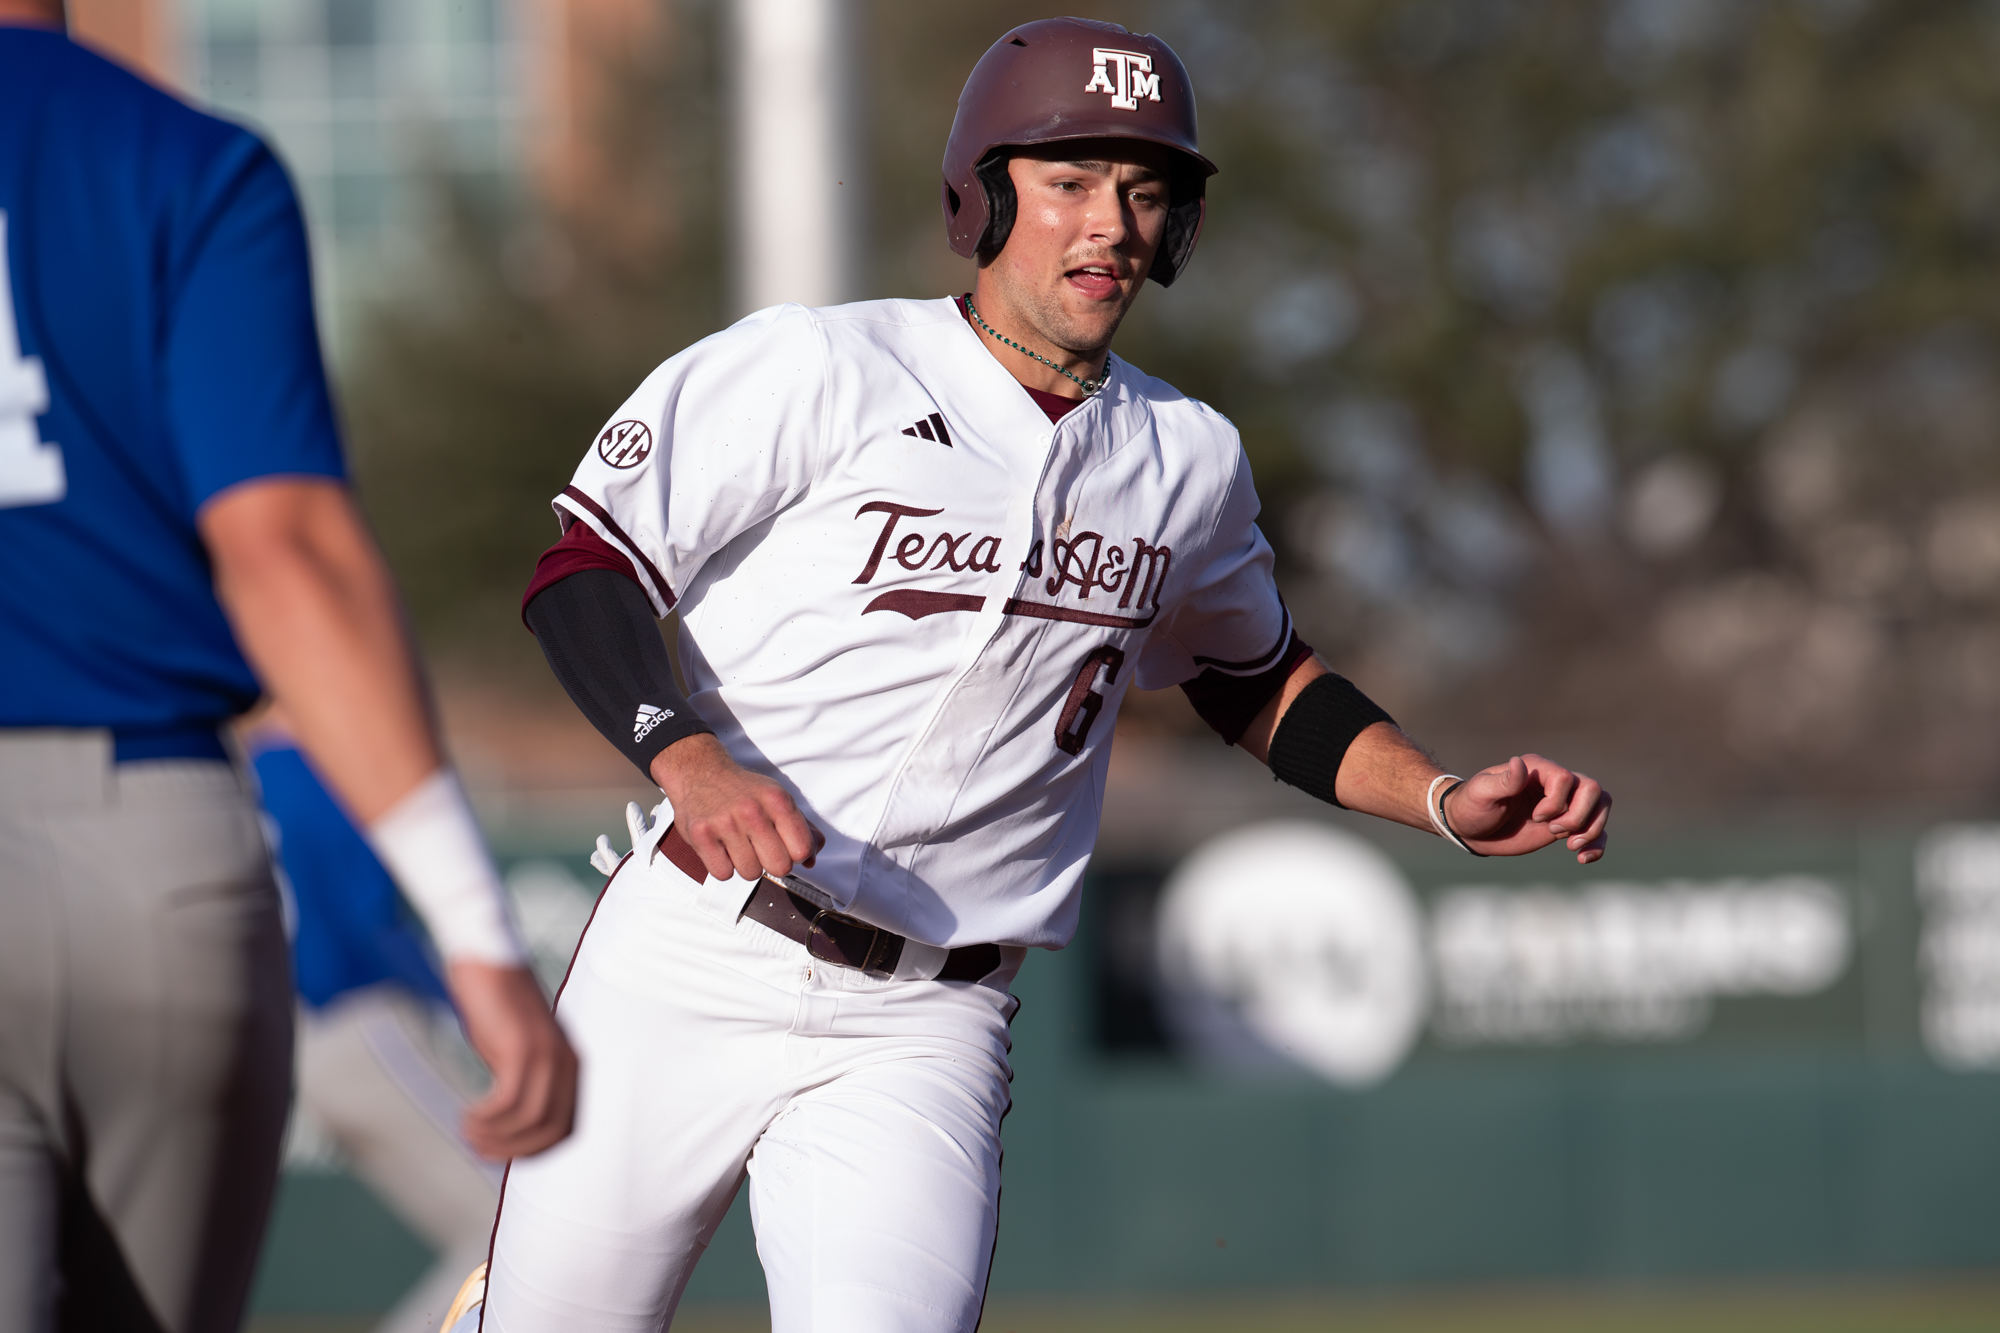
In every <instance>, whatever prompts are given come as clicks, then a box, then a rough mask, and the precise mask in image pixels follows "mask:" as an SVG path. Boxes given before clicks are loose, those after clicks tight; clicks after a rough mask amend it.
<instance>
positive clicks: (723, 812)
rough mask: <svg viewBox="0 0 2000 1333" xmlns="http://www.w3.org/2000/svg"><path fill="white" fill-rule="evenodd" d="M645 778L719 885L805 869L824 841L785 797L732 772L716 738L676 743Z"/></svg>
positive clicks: (759, 780) (743, 772) (774, 786)
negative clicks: (657, 789)
mask: <svg viewBox="0 0 2000 1333" xmlns="http://www.w3.org/2000/svg"><path fill="white" fill-rule="evenodd" d="M651 771H652V775H653V781H655V782H657V783H659V784H660V790H661V791H663V792H665V793H666V794H667V803H668V804H670V805H671V806H673V808H674V825H675V827H677V828H679V829H680V831H681V836H682V837H684V838H686V839H687V840H688V843H689V844H690V845H691V846H692V847H693V848H694V850H695V854H696V855H698V856H700V857H701V860H702V864H703V865H705V866H707V867H708V873H709V874H711V875H713V876H715V878H717V879H728V878H729V877H730V876H731V875H740V876H742V877H743V878H744V879H755V878H757V876H759V875H774V876H778V877H780V878H782V877H783V876H785V875H789V874H791V873H792V867H793V866H794V865H807V866H809V865H811V864H812V858H813V854H814V853H815V852H817V851H818V850H819V848H820V846H821V845H822V844H824V843H825V841H826V839H825V837H824V836H823V835H822V834H821V833H820V831H819V830H818V829H816V828H814V827H813V826H812V825H811V824H810V823H808V822H807V821H806V817H805V816H804V815H802V814H800V813H799V808H798V805H797V804H796V803H795V802H794V801H793V800H792V796H791V793H790V792H788V791H786V790H785V789H784V788H783V787H782V786H780V785H779V784H778V783H776V782H773V781H772V780H771V779H770V778H767V777H765V776H764V775H763V774H761V773H752V772H750V771H749V770H748V769H746V768H744V767H743V766H742V765H741V764H738V763H737V762H736V761H735V760H734V759H732V758H730V756H729V751H728V750H726V749H724V748H723V747H722V742H720V741H718V740H716V739H715V737H714V736H711V735H707V734H702V735H698V736H689V737H687V738H686V739H684V740H678V741H675V742H674V743H673V744H672V745H669V746H668V747H667V748H666V749H664V750H662V751H660V752H659V754H657V755H655V756H654V757H653V763H652V769H651Z"/></svg>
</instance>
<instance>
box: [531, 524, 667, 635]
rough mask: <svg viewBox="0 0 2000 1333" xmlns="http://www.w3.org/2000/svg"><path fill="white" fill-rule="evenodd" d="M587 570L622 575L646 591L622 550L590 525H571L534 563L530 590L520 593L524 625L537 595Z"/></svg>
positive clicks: (642, 590)
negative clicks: (530, 606)
mask: <svg viewBox="0 0 2000 1333" xmlns="http://www.w3.org/2000/svg"><path fill="white" fill-rule="evenodd" d="M586 569H608V570H610V571H612V572H613V573H615V574H623V575H624V576H625V577H626V578H628V579H630V580H632V582H634V583H637V584H638V585H639V590H640V591H641V592H644V591H645V588H646V585H645V584H643V583H639V574H638V571H637V570H635V569H633V568H632V562H631V561H630V560H627V559H626V558H625V555H624V553H623V552H622V551H620V550H619V549H618V548H617V547H615V546H613V545H612V544H611V543H610V542H607V541H605V540H604V538H602V537H600V536H598V535H597V533H596V532H595V531H594V530H593V529H592V528H591V526H590V524H588V523H580V522H579V523H571V524H570V525H569V531H568V532H565V533H564V534H563V535H562V539H561V540H560V541H558V542H557V543H556V544H555V545H554V546H551V547H550V548H549V549H548V550H546V551H544V552H542V558H541V559H540V560H538V561H536V562H535V576H534V577H533V578H532V579H529V580H528V590H527V591H526V592H524V593H522V594H521V623H522V624H523V625H526V624H527V623H528V620H527V616H528V603H529V602H532V601H534V600H535V594H536V593H539V592H540V591H541V590H542V589H544V588H546V587H548V586H549V585H550V584H551V583H554V582H556V581H557V580H559V579H566V578H568V577H569V576H570V575H572V574H581V573H582V572H583V571H584V570H586ZM529 632H530V633H532V632H533V631H532V630H531V631H529Z"/></svg>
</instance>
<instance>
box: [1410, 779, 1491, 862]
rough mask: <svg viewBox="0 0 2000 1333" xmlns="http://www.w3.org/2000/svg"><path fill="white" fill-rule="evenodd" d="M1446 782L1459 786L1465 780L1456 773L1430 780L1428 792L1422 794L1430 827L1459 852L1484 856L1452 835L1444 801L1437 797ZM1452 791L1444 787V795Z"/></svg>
mask: <svg viewBox="0 0 2000 1333" xmlns="http://www.w3.org/2000/svg"><path fill="white" fill-rule="evenodd" d="M1447 782H1452V783H1458V784H1460V785H1463V784H1464V782H1465V779H1464V778H1462V777H1460V776H1458V774H1456V773H1440V774H1438V775H1437V776H1436V777H1434V778H1432V779H1431V786H1430V790H1429V791H1427V792H1425V793H1424V809H1425V810H1426V811H1427V812H1428V813H1429V814H1430V817H1431V827H1432V828H1434V829H1436V830H1437V835H1438V836H1439V837H1440V838H1443V839H1444V840H1445V841H1446V842H1448V843H1450V844H1451V845H1452V846H1454V847H1456V848H1458V850H1460V851H1461V852H1467V853H1470V854H1471V855H1473V856H1483V855H1485V853H1484V852H1475V851H1473V850H1472V849H1471V848H1470V847H1468V846H1466V845H1465V839H1463V838H1461V837H1459V836H1458V835H1457V834H1456V833H1453V832H1452V831H1451V825H1450V824H1449V823H1447V822H1446V821H1445V817H1444V801H1443V800H1442V799H1441V798H1440V797H1439V796H1438V788H1439V787H1443V786H1444V784H1445V783H1447ZM1452 790H1453V788H1450V787H1446V788H1445V795H1447V796H1449V795H1450V794H1451V792H1452Z"/></svg>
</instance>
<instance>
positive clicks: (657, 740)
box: [525, 569, 714, 781]
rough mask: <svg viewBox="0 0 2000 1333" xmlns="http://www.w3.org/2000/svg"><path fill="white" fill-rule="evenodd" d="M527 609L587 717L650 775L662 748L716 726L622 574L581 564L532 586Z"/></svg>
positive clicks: (636, 588)
mask: <svg viewBox="0 0 2000 1333" xmlns="http://www.w3.org/2000/svg"><path fill="white" fill-rule="evenodd" d="M525 617H526V619H527V622H528V628H529V629H531V630H533V631H534V632H535V638H536V639H537V640H538V641H540V643H541V645H542V654H543V656H545V657H547V658H548V659H549V667H550V669H551V670H553V671H554V672H555V673H556V679H557V680H559V681H561V682H562V687H563V689H565V690H567V691H568V692H569V697H570V698H571V699H573V700H574V701H575V702H576V706H577V707H578V708H579V709H581V710H582V711H583V715H584V716H585V717H587V718H589V719H590V725H592V726H593V727H596V728H597V729H598V730H599V731H601V732H603V733H604V738H605V739H606V740H608V741H610V742H611V743H612V744H613V745H615V746H617V747H618V752H619V753H620V754H622V755H624V756H625V757H626V758H627V759H630V760H631V761H632V762H633V763H635V764H637V765H638V766H639V771H640V772H641V773H644V774H645V775H646V777H647V779H648V780H649V781H650V780H651V779H652V776H653V771H652V764H653V757H654V756H655V755H657V754H659V752H660V751H662V750H664V749H666V748H667V747H668V746H669V745H672V744H673V743H674V742H675V741H678V740H685V739H686V738H687V737H689V736H699V735H702V734H709V735H713V734H714V731H713V729H712V728H711V727H709V725H708V724H707V723H705V722H703V721H702V720H701V718H700V717H699V716H697V715H696V713H695V711H694V709H693V708H692V707H690V706H689V704H688V701H687V700H686V699H684V698H682V697H681V692H680V689H679V687H678V686H676V685H675V684H674V669H673V664H672V663H671V662H669V661H668V660H667V645H666V644H664V643H662V642H660V630H659V624H658V622H657V621H656V620H654V618H653V605H652V603H651V602H648V601H647V600H646V594H645V593H643V592H641V591H640V590H639V585H638V584H636V583H634V582H632V580H631V579H628V578H626V577H625V576H624V575H623V574H618V573H614V572H613V571H611V570H608V569H586V570H582V571H580V572H578V573H575V574H571V575H570V576H569V577H568V578H563V579H558V580H556V581H555V582H554V583H551V584H550V585H549V586H548V587H546V588H544V589H542V590H541V591H540V592H538V593H536V594H535V600H533V601H532V602H529V603H528V607H527V611H526V612H525Z"/></svg>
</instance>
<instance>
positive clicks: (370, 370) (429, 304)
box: [343, 5, 723, 683]
mask: <svg viewBox="0 0 2000 1333" xmlns="http://www.w3.org/2000/svg"><path fill="white" fill-rule="evenodd" d="M715 27H716V15H715V14H714V12H713V11H712V10H711V9H710V8H709V7H707V6H704V5H688V6H684V7H680V8H676V9H672V10H670V11H668V12H667V15H666V18H665V19H664V21H662V22H660V23H659V24H657V25H655V26H653V27H651V28H650V30H647V31H643V32H641V33H639V34H636V35H635V34H634V33H632V32H630V31H627V30H622V29H618V28H609V27H599V28H591V27H584V26H579V27H578V28H576V29H575V30H574V31H572V32H571V33H570V34H569V41H570V43H571V44H572V46H576V45H579V44H580V45H581V46H582V49H581V50H574V51H572V52H571V67H570V70H569V71H568V74H569V77H570V78H573V79H588V80H590V81H591V88H590V89H589V92H590V95H589V96H587V97H576V98H573V99H572V100H571V103H570V108H569V109H570V113H571V114H573V115H578V116H581V117H584V118H585V119H586V123H585V124H583V125H580V126H576V127H572V128H571V130H570V135H571V137H572V138H580V139H582V140H584V141H585V142H586V143H587V144H588V145H589V147H590V148H591V150H592V151H591V152H590V153H589V154H588V155H587V158H588V160H587V161H585V162H583V163H581V164H579V163H578V162H577V161H576V160H575V157H576V156H577V155H574V154H573V155H572V157H571V159H569V160H566V161H560V162H556V163H553V164H550V165H551V166H552V167H553V168H555V169H554V170H545V171H544V172H543V173H542V174H541V176H540V177H539V178H538V180H539V183H540V184H541V185H542V186H543V187H544V188H543V189H542V191H541V193H540V195H539V197H533V198H527V199H521V200H516V201H512V202H511V203H507V204H502V205H501V206H498V207H495V206H492V205H490V204H487V203H485V202H484V201H482V200H481V199H479V198H478V197H477V196H475V195H474V194H473V193H471V192H470V191H468V190H467V189H465V188H464V187H463V186H461V185H460V184H459V183H458V182H455V181H452V180H450V179H447V178H440V179H438V181H437V182H436V186H437V189H436V194H437V200H438V207H437V215H436V221H435V229H434V234H433V236H432V238H431V243H430V245H429V247H428V249H429V252H430V263H429V265H428V266H427V268H426V269H425V271H423V272H418V273H412V274H411V275H410V280H409V282H408V284H407V285H406V287H405V290H404V293H403V295H402V296H401V297H400V298H399V299H397V300H396V301H394V302H392V303H390V304H387V305H385V306H383V307H381V308H379V309H377V310H375V311H373V312H372V314H371V317H370V319H369V321H368V326H367V334H366V336H364V337H363V338H361V339H358V340H357V342H358V343H359V344H360V350H359V354H358V355H357V357H356V358H355V362H354V364H353V365H352V366H351V367H350V368H349V370H348V373H347V374H346V375H345V376H344V382H343V389H344V397H345V401H346V404H347V408H348V418H349V420H348V428H349V430H348V433H349V436H350V439H351V441H352V448H353V453H354V461H355V472H356V475H357V479H358V484H359V487H360V491H361V495H362V498H363V500H364V502H365V503H366V505H367V508H368V511H369V513H370V515H371V516H372V518H373V519H374V521H375V523H376V525H377V526H378V528H379V529H380V531H381V535H382V538H383V543H384V545H385V547H386V548H387V550H388V552H389V555H390V558H391V560H392V561H393V562H394V564H395V567H396V570H397V573H398V575H399V576H400V577H401V579H402V581H403V586H404V588H405V590H406V592H407V595H408V597H409V600H410V604H411V608H412V612H413V614H414V615H415V617H416V619H417V621H418V625H419V628H420V630H421V631H422V634H423V637H424V640H425V643H426V646H427V647H428V648H429V649H430V650H431V651H432V652H433V654H435V655H437V656H438V657H439V658H440V659H441V661H442V663H443V665H444V666H445V667H446V669H447V670H450V671H456V672H459V673H465V672H468V671H469V672H473V673H475V674H480V675H487V676H492V675H496V674H497V675H499V676H500V677H502V678H505V679H511V680H513V681H515V682H517V683H518V682H522V681H532V682H538V683H539V682H544V680H545V677H546V674H547V672H546V668H545V667H544V666H543V665H542V662H541V656H540V653H539V652H538V651H537V650H536V648H535V645H534V641H533V640H532V638H530V637H529V636H528V635H527V634H526V633H524V632H523V631H522V629H521V626H520V619H519V614H518V608H519V600H520V596H521V591H522V589H523V588H525V587H526V586H527V582H528V577H529V575H530V573H531V572H532V570H533V569H534V565H535V560H536V558H537V557H538V556H539V555H540V554H541V552H542V551H543V550H544V549H545V548H546V547H547V546H548V545H549V543H551V542H552V541H554V540H555V538H556V534H557V528H556V523H555V518H554V515H553V514H552V513H551V511H550V508H549V500H550V497H552V496H553V495H555V494H556V493H557V492H558V491H560V490H561V489H562V487H563V486H564V485H565V484H566V483H567V482H568V480H569V477H570V474H571V473H572V472H573V471H574V470H575V468H576V463H577V460H578V459H579V458H580V457H582V455H583V452H584V450H585V449H586V448H587V447H588V446H589V443H590V439H591V437H592V435H593V434H594V433H595V432H596V431H597V429H598V428H599V427H600V426H601V425H602V424H603V422H604V420H605V418H606V417H607V416H608V415H609V414H610V413H611V412H612V411H613V410H614V409H616V407H617V406H618V404H619V402H620V401H621V400H622V399H624V398H625V396H626V395H628V394H629V393H630V392H631V391H632V390H633V389H634V388H635V387H636V386H637V385H638V383H639V381H640V380H641V379H643V378H644V377H645V375H646V374H647V373H648V372H649V371H651V370H652V369H653V367H654V366H656V365H658V364H659V363H660V362H661V361H663V360H665V359H666V358H667V357H669V356H671V355H672V354H673V353H674V352H676V351H678V350H680V348H682V347H684V346H686V345H687V344H688V343H690V342H693V341H694V340H696V339H697V338H700V337H702V336H704V335H706V334H707V333H709V332H712V331H713V330H714V329H715V328H716V327H717V325H718V324H719V323H720V322H721V320H722V275H721V265H720V263H719V262H718V254H719V250H720V244H721V239H720V238H721V233H720V227H721V223H722V218H721V213H720V209H719V205H718V200H719V199H720V198H721V196H722V193H723V192H722V189H721V187H720V173H721V164H720V160H719V159H720V154H719V152H718V151H717V147H716V145H717V143H718V140H719V134H720V126H719V124H718V123H717V114H718V113H717V109H716V89H717V82H718V72H717V62H718V57H717V53H716V40H715V34H714V31H713V30H714V28H715Z"/></svg>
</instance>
